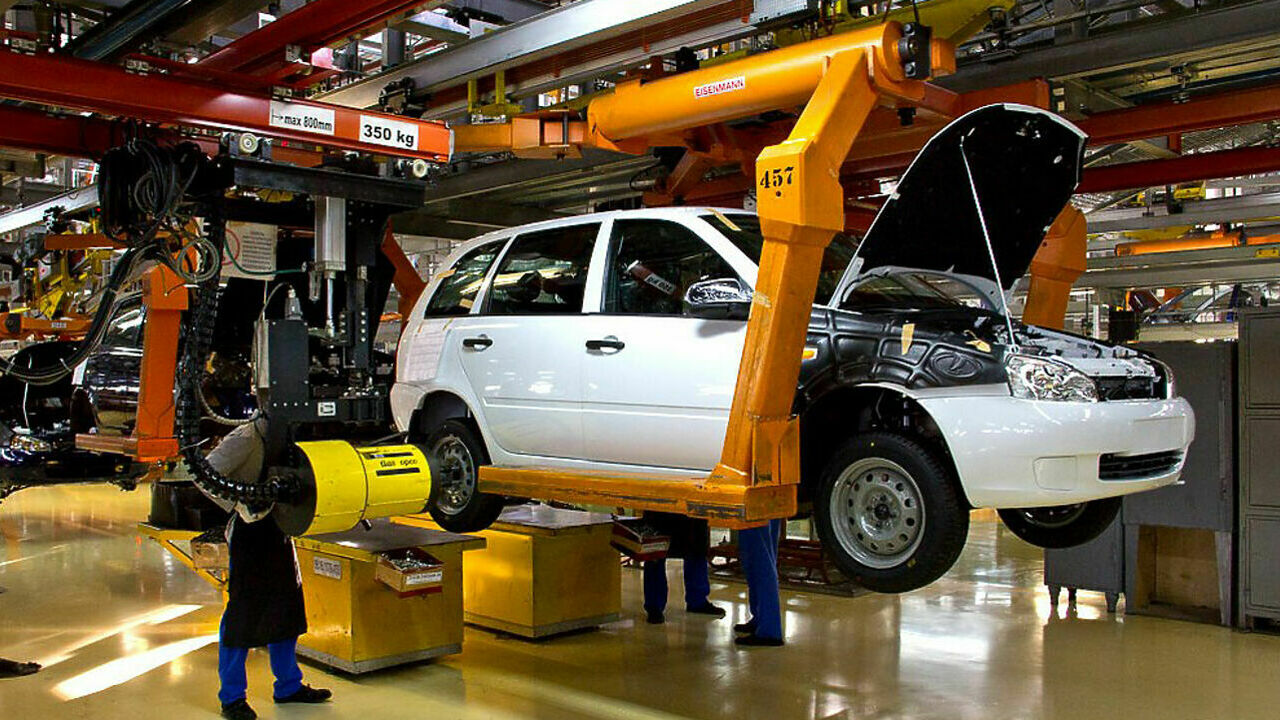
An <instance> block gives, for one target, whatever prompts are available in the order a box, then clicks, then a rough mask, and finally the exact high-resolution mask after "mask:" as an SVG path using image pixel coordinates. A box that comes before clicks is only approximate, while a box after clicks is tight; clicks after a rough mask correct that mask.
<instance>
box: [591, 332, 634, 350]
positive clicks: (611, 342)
mask: <svg viewBox="0 0 1280 720" xmlns="http://www.w3.org/2000/svg"><path fill="white" fill-rule="evenodd" d="M626 346H627V344H626V343H624V342H622V341H621V340H619V339H618V338H616V337H614V336H612V335H609V336H608V337H605V338H604V339H602V340H588V341H587V349H588V350H604V349H606V348H607V349H609V350H621V349H622V348H624V347H626Z"/></svg>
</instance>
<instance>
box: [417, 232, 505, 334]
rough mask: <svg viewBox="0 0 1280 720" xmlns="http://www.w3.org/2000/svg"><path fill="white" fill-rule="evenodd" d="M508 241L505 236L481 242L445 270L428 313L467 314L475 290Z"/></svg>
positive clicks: (435, 314)
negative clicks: (482, 243) (496, 239)
mask: <svg viewBox="0 0 1280 720" xmlns="http://www.w3.org/2000/svg"><path fill="white" fill-rule="evenodd" d="M506 242H507V241H506V240H505V239H503V240H498V241H496V242H491V243H486V244H484V245H481V246H480V247H477V248H475V249H473V250H472V251H471V252H469V253H467V254H466V255H463V256H462V257H461V258H459V259H458V262H456V263H454V264H453V267H451V268H449V269H448V270H445V271H444V279H442V280H441V281H440V285H439V287H437V288H436V294H435V295H433V296H432V297H431V302H429V303H427V311H426V313H425V316H426V317H432V316H439V315H466V314H467V313H469V312H471V305H472V304H473V303H474V302H475V300H476V294H477V293H479V292H480V286H481V285H483V284H484V276H485V275H486V274H487V273H488V272H489V266H490V265H492V264H493V261H494V260H495V259H497V257H498V252H499V251H500V250H502V246H503V245H504V244H506Z"/></svg>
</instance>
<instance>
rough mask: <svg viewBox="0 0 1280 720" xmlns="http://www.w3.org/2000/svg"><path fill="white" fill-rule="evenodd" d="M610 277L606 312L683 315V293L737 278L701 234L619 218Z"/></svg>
mask: <svg viewBox="0 0 1280 720" xmlns="http://www.w3.org/2000/svg"><path fill="white" fill-rule="evenodd" d="M611 242H612V251H613V252H612V254H611V257H610V261H609V267H608V274H607V277H606V279H605V297H604V311H605V312H608V313H621V314H626V315H682V314H684V293H685V290H686V289H688V287H689V286H690V285H692V284H693V283H696V282H698V281H700V280H714V279H717V278H736V277H738V274H737V273H735V272H734V271H733V268H732V267H731V266H730V265H729V263H728V262H726V261H725V259H724V258H722V257H720V254H719V253H717V252H716V251H715V250H714V249H712V248H711V246H710V245H708V244H707V242H706V241H705V240H703V239H702V238H701V237H698V235H697V233H695V232H693V231H692V230H690V229H689V228H687V227H685V226H684V225H681V224H680V223H677V222H672V221H670V220H617V221H614V223H613V237H612V238H611Z"/></svg>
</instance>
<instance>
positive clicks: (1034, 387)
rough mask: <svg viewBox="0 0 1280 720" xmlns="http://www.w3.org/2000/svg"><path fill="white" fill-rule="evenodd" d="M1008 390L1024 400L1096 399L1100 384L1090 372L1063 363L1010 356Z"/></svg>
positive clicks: (1024, 356) (1006, 364)
mask: <svg viewBox="0 0 1280 720" xmlns="http://www.w3.org/2000/svg"><path fill="white" fill-rule="evenodd" d="M1004 368H1005V371H1006V373H1007V374H1008V376H1009V392H1011V393H1013V396H1014V397H1016V398H1022V399H1024V400H1062V401H1074V402H1095V401H1097V399H1098V387H1097V385H1095V384H1094V382H1093V380H1090V379H1089V376H1088V375H1085V374H1084V373H1082V372H1080V371H1079V370H1076V369H1075V368H1073V367H1071V366H1070V365H1067V364H1066V363H1063V362H1058V361H1056V360H1047V359H1044V358H1037V357H1031V356H1029V355H1010V356H1009V357H1008V358H1007V359H1006V360H1005V361H1004Z"/></svg>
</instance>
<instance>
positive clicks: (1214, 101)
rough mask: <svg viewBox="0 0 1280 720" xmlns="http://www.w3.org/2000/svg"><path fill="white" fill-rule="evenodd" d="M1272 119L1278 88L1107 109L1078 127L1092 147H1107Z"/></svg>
mask: <svg viewBox="0 0 1280 720" xmlns="http://www.w3.org/2000/svg"><path fill="white" fill-rule="evenodd" d="M1275 118H1280V85H1270V86H1267V87H1261V88H1254V89H1252V90H1237V91H1233V92H1225V93H1217V94H1214V95H1202V96H1199V97H1196V98H1193V99H1191V100H1188V101H1186V102H1181V103H1174V102H1161V103H1150V104H1147V105H1138V106H1136V107H1131V108H1121V109H1119V110H1108V111H1107V112H1102V113H1098V114H1096V115H1091V116H1089V117H1088V118H1085V119H1084V120H1082V121H1080V122H1079V123H1077V124H1078V125H1079V126H1080V128H1081V129H1082V130H1084V131H1085V132H1086V133H1088V134H1089V143H1090V144H1091V145H1110V144H1113V143H1122V142H1131V141H1133V140H1144V139H1146V138H1153V137H1163V136H1165V135H1175V134H1177V133H1184V132H1194V131H1196V130H1210V129H1213V128H1220V127H1230V126H1232V125H1247V124H1249V123H1255V122H1262V121H1264V120H1273V119H1275Z"/></svg>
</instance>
